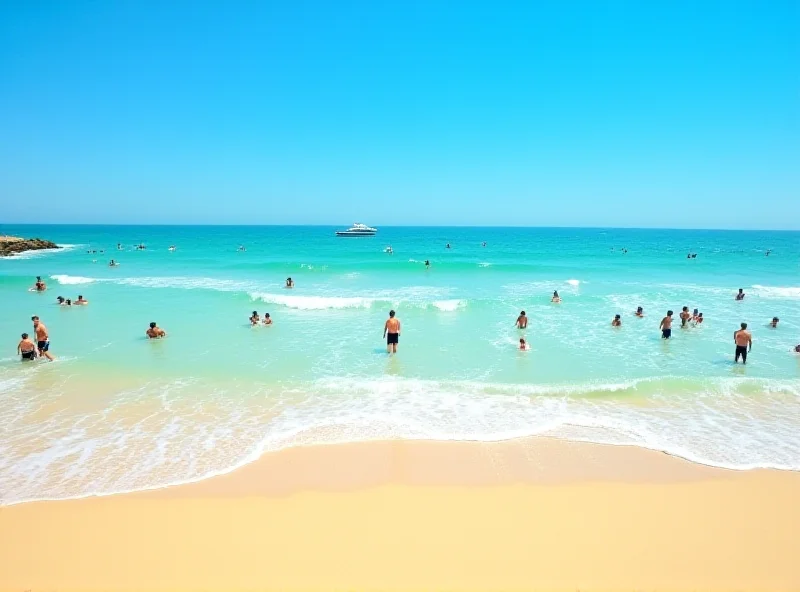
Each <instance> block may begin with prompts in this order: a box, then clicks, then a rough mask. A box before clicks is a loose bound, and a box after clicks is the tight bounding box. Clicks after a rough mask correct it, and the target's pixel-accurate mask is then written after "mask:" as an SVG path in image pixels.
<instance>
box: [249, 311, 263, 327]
mask: <svg viewBox="0 0 800 592" xmlns="http://www.w3.org/2000/svg"><path fill="white" fill-rule="evenodd" d="M260 320H261V319H259V318H258V312H257V311H255V310H254V311H253V316H251V317H250V324H251V325H253V326H254V327H255V326H256V325H258V323H259V321H260Z"/></svg>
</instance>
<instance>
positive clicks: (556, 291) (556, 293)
mask: <svg viewBox="0 0 800 592" xmlns="http://www.w3.org/2000/svg"><path fill="white" fill-rule="evenodd" d="M553 298H558V290H554V291H553Z"/></svg>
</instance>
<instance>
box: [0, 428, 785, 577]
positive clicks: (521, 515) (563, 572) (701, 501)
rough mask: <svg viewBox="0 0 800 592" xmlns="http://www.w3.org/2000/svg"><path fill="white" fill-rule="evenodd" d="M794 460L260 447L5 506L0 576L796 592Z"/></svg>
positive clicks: (400, 445) (566, 447)
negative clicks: (790, 466) (186, 472)
mask: <svg viewBox="0 0 800 592" xmlns="http://www.w3.org/2000/svg"><path fill="white" fill-rule="evenodd" d="M798 495H800V475H798V474H797V473H795V472H784V471H772V470H756V471H727V470H723V469H716V468H711V467H705V466H701V465H697V464H694V463H690V462H687V461H684V460H682V459H678V458H675V457H671V456H669V455H665V454H663V453H659V452H655V451H649V450H643V449H640V448H633V447H621V446H604V445H597V444H586V443H575V442H568V441H560V440H551V439H546V438H528V439H518V440H511V441H506V442H498V443H476V442H426V441H405V442H403V441H390V442H367V443H359V444H342V445H333V446H316V447H302V448H294V449H288V450H283V451H279V452H275V453H270V454H267V455H265V456H264V457H262V458H261V459H260V460H258V461H256V462H255V463H252V464H250V465H248V466H247V467H244V468H242V469H239V470H238V471H234V472H232V473H230V474H227V475H224V476H220V477H216V478H212V479H208V480H204V481H202V482H199V483H195V484H189V485H183V486H177V487H174V488H167V489H161V490H157V491H150V492H140V493H135V494H125V495H115V496H108V497H100V498H87V499H81V500H67V501H57V502H36V503H27V504H19V505H14V506H11V507H5V508H3V509H2V510H0V560H1V562H2V565H3V566H4V567H3V569H2V570H0V590H28V589H30V590H43V589H58V590H64V591H71V590H255V589H258V590H353V589H358V590H418V589H428V590H476V591H477V590H500V589H502V590H687V591H688V590H720V591H722V590H764V591H771V590H797V589H798V588H799V587H800V572H798V570H797V566H796V555H795V552H796V549H797V546H798V543H800V540H799V539H798V536H800V535H798V526H799V525H800V508H798V505H797V503H796V500H797V499H798Z"/></svg>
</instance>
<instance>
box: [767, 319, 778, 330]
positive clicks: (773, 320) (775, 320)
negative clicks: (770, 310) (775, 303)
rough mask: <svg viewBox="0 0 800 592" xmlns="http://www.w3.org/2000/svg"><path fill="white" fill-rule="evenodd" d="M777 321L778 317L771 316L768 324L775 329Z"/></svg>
mask: <svg viewBox="0 0 800 592" xmlns="http://www.w3.org/2000/svg"><path fill="white" fill-rule="evenodd" d="M778 321H780V319H779V318H778V317H772V321H771V322H770V324H769V326H770V327H772V328H773V329H777V328H778Z"/></svg>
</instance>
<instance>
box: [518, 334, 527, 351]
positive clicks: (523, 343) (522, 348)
mask: <svg viewBox="0 0 800 592" xmlns="http://www.w3.org/2000/svg"><path fill="white" fill-rule="evenodd" d="M519 349H520V351H527V350H528V349H529V348H528V342H527V341H525V340H524V339H523V338H522V337H520V338H519Z"/></svg>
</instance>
